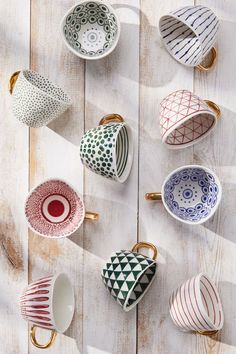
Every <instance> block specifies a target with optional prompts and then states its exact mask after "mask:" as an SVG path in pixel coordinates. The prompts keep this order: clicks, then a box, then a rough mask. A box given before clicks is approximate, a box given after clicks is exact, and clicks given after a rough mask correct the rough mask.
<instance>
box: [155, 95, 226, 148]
mask: <svg viewBox="0 0 236 354" xmlns="http://www.w3.org/2000/svg"><path fill="white" fill-rule="evenodd" d="M220 114H221V112H220V108H219V107H218V106H217V105H216V104H215V103H214V102H212V101H208V100H205V101H204V100H202V99H201V98H200V97H198V96H196V95H194V94H193V93H192V92H191V91H188V90H179V91H175V92H172V93H171V94H169V95H168V96H167V97H165V98H164V99H163V100H162V101H161V103H160V130H161V136H162V142H163V143H164V144H165V145H166V146H167V147H168V148H170V149H181V148H184V147H188V146H191V145H193V144H195V143H196V142H198V141H200V140H202V139H203V138H205V137H206V136H207V135H208V134H209V133H210V132H211V130H212V129H213V128H214V126H215V125H216V123H217V121H218V119H219V118H220Z"/></svg>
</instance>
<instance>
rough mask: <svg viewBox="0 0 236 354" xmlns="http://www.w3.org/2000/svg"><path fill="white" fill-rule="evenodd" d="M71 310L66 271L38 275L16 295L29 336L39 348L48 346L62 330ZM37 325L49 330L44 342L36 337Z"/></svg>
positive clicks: (72, 302)
mask: <svg viewBox="0 0 236 354" xmlns="http://www.w3.org/2000/svg"><path fill="white" fill-rule="evenodd" d="M74 309H75V302H74V291H73V288H72V285H71V282H70V280H69V278H68V277H67V275H66V274H64V273H59V274H57V275H54V276H48V277H45V278H40V279H38V280H36V281H34V282H33V283H31V284H30V285H29V286H28V287H27V288H26V289H25V291H24V293H23V294H22V296H21V298H20V310H21V314H22V316H23V318H24V319H25V320H26V321H29V322H31V323H32V324H33V326H32V327H31V331H30V339H31V342H32V344H33V345H34V346H36V347H37V348H40V349H46V348H49V347H50V346H51V345H52V344H53V343H54V341H55V338H56V335H57V332H58V333H64V332H65V331H66V330H67V328H68V327H69V326H70V324H71V321H72V318H73V314H74ZM37 327H41V328H45V329H47V330H50V331H51V337H50V339H49V341H48V343H46V344H39V343H38V341H37V339H36V329H37Z"/></svg>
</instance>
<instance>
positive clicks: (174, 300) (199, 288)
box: [170, 273, 224, 334]
mask: <svg viewBox="0 0 236 354" xmlns="http://www.w3.org/2000/svg"><path fill="white" fill-rule="evenodd" d="M170 315H171V318H172V320H173V322H174V323H175V325H176V326H178V327H179V328H180V329H182V330H183V331H195V332H198V333H201V334H208V333H210V332H216V331H219V330H220V329H221V328H222V327H223V323H224V315H223V310H222V305H221V301H220V297H219V293H218V290H217V289H216V287H215V285H214V283H213V282H212V281H211V280H210V279H209V277H208V276H207V275H205V274H203V273H200V274H198V275H197V276H195V277H193V278H191V279H189V280H188V281H186V282H185V283H183V284H182V285H181V286H180V287H179V288H178V289H177V290H175V291H174V292H173V293H172V295H171V297H170Z"/></svg>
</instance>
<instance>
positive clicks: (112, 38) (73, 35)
mask: <svg viewBox="0 0 236 354" xmlns="http://www.w3.org/2000/svg"><path fill="white" fill-rule="evenodd" d="M61 28H62V35H63V39H64V41H65V43H66V45H67V47H68V48H69V49H70V50H71V51H72V52H73V53H74V54H76V55H78V56H80V57H82V58H84V59H99V58H102V57H104V56H106V55H108V54H109V53H111V52H112V51H113V50H114V49H115V47H116V45H117V42H118V39H119V35H120V22H119V19H118V17H117V15H116V13H115V11H114V10H113V8H112V7H111V6H110V5H109V4H107V3H106V2H104V1H97V0H96V1H81V2H80V3H78V4H77V5H76V6H73V7H72V8H71V9H70V10H69V11H68V12H67V14H66V15H65V17H64V18H63V20H62V23H61Z"/></svg>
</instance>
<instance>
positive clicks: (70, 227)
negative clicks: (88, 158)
mask: <svg viewBox="0 0 236 354" xmlns="http://www.w3.org/2000/svg"><path fill="white" fill-rule="evenodd" d="M25 216H26V220H27V222H28V225H29V227H30V229H31V230H32V231H33V232H35V233H36V234H38V235H40V236H44V237H48V238H62V237H67V236H70V235H71V234H73V233H74V232H75V231H76V230H78V228H79V227H80V226H81V225H82V223H83V221H84V219H90V220H97V219H98V214H96V213H92V212H85V206H84V202H83V199H82V197H81V196H80V195H79V194H78V192H77V191H75V190H74V189H73V188H72V187H71V186H70V185H69V184H68V183H67V182H64V181H62V180H60V179H49V180H47V181H45V182H43V183H41V184H39V185H38V186H37V187H35V188H34V189H33V190H32V191H31V192H30V193H29V195H28V197H27V199H26V203H25Z"/></svg>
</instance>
